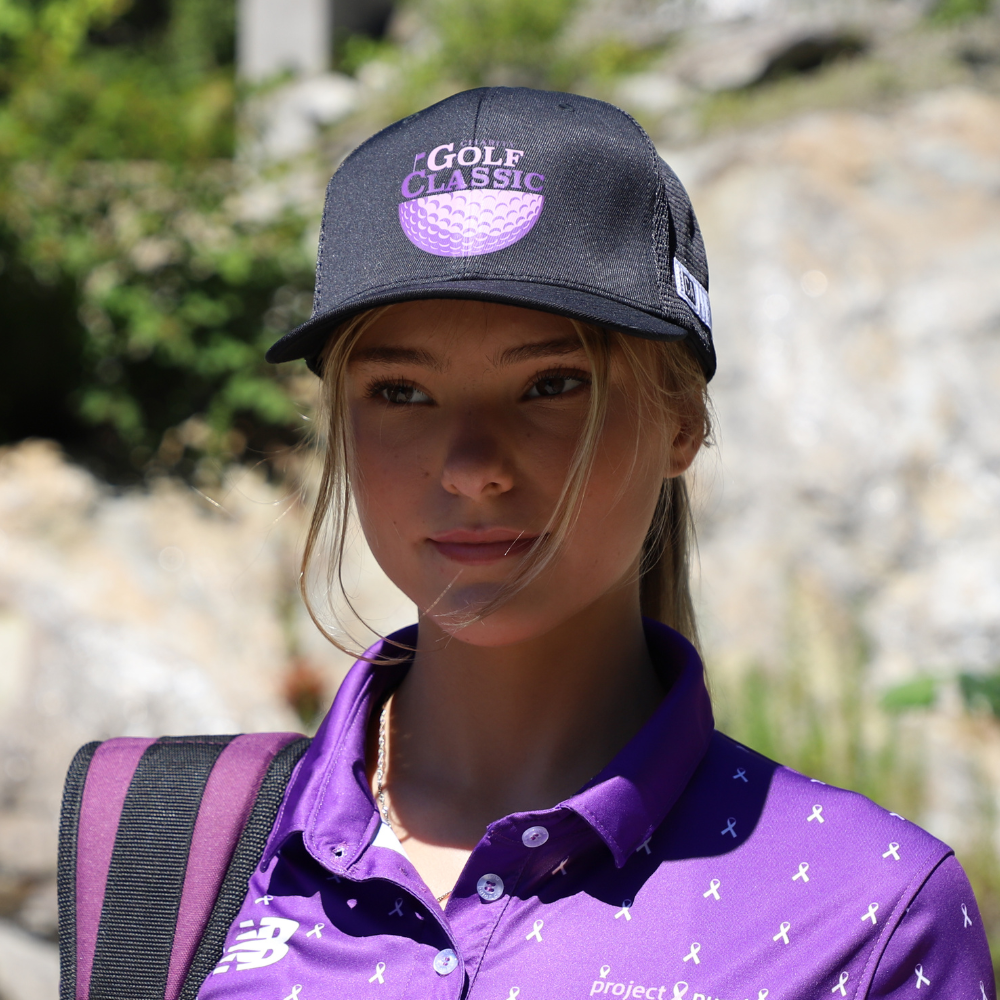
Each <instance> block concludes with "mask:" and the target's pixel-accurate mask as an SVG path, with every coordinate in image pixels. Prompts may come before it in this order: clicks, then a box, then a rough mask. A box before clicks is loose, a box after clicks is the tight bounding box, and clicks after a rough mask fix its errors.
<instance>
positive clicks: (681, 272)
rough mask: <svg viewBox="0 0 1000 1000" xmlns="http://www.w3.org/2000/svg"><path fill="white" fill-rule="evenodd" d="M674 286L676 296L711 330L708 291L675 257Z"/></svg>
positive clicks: (710, 307) (710, 305)
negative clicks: (675, 287)
mask: <svg viewBox="0 0 1000 1000" xmlns="http://www.w3.org/2000/svg"><path fill="white" fill-rule="evenodd" d="M674 284H675V285H676V286H677V294H678V295H680V297H681V298H682V299H683V300H684V301H685V302H686V303H687V304H688V305H689V306H690V307H691V308H692V309H693V310H694V314H695V315H696V316H697V317H698V319H700V320H701V321H702V323H704V324H705V326H707V327H708V328H709V330H711V329H712V304H711V303H710V302H709V301H708V290H707V289H706V288H705V286H704V285H702V283H701V282H700V281H699V280H698V279H697V278H696V277H695V276H694V275H693V274H692V273H691V272H690V271H689V270H688V269H687V268H686V267H685V266H684V265H683V264H682V263H681V262H680V261H679V260H678V259H677V258H676V257H675V258H674Z"/></svg>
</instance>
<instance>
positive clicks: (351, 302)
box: [267, 87, 715, 378]
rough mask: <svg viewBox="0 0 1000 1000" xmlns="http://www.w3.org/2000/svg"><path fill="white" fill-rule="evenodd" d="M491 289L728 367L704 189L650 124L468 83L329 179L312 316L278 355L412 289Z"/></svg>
mask: <svg viewBox="0 0 1000 1000" xmlns="http://www.w3.org/2000/svg"><path fill="white" fill-rule="evenodd" d="M421 298H423V299H432V298H433V299H438V298H459V299H481V300H486V301H490V302H503V303H508V304H511V305H518V306H527V307H529V308H533V309H542V310H545V311H548V312H555V313H560V314H562V315H565V316H570V317H573V318H576V319H581V320H587V321H590V322H593V323H598V324H601V325H603V326H607V327H611V328H614V329H617V330H621V331H623V332H624V333H629V334H634V335H635V336H638V337H645V338H648V339H651V340H678V339H682V338H687V339H688V340H689V342H690V344H691V346H692V347H693V349H694V351H695V353H696V354H697V356H698V358H699V360H700V361H701V364H702V367H703V369H704V371H705V375H706V376H707V377H708V378H711V377H712V375H713V374H714V372H715V350H714V348H713V346H712V333H711V327H712V312H711V307H710V305H709V300H708V263H707V261H706V259H705V246H704V243H703V241H702V238H701V231H700V230H699V228H698V221H697V219H696V218H695V215H694V210H693V209H692V207H691V202H690V200H689V198H688V196H687V192H686V191H685V190H684V187H683V185H682V184H681V182H680V181H679V180H678V179H677V176H676V175H675V174H674V172H673V171H672V170H671V169H670V167H668V166H667V164H666V163H664V162H663V160H661V159H660V157H659V156H658V155H657V153H656V149H655V148H654V147H653V143H652V141H651V140H650V138H649V136H648V135H647V134H646V133H645V132H644V131H643V129H642V128H641V127H640V126H639V124H638V123H637V122H636V121H635V120H634V119H632V118H631V117H630V116H629V115H627V114H625V112H623V111H621V110H619V109H618V108H616V107H613V106H612V105H610V104H605V103H604V102H603V101H595V100H592V99H590V98H587V97H578V96H576V95H572V94H558V93H551V92H548V91H541V90H529V89H527V88H523V87H488V88H481V89H478V90H469V91H466V92H465V93H461V94H456V95H455V96H454V97H449V98H448V99H447V100H444V101H441V102H440V103H439V104H435V105H433V106H432V107H429V108H426V109H425V110H423V111H419V112H417V113H416V114H414V115H411V116H410V117H409V118H404V119H403V120H402V121H399V122H396V124H394V125H390V126H389V127H388V128H385V129H383V130H382V131H381V132H379V133H378V134H376V135H374V136H372V138H371V139H369V140H368V141H367V142H365V143H363V144H362V145H361V146H359V147H358V148H357V149H356V150H355V151H354V152H353V153H351V155H350V156H348V157H347V159H346V160H345V161H344V162H343V164H342V165H341V167H340V168H339V169H338V170H337V172H336V173H335V174H334V176H333V178H332V179H331V181H330V185H329V187H328V188H327V193H326V207H325V209H324V212H323V223H322V228H321V231H320V238H319V255H318V260H317V263H316V290H315V296H314V299H313V314H312V318H311V319H309V321H308V322H306V323H303V324H302V325H301V326H299V327H298V328H296V329H295V330H292V331H291V332H290V333H288V334H286V335H285V336H284V337H282V338H281V340H279V341H278V342H277V343H276V344H274V345H273V346H272V347H271V349H270V350H269V351H268V352H267V360H268V361H272V362H278V361H291V360H293V359H294V358H305V359H306V360H307V362H308V363H309V367H310V368H312V369H313V371H318V365H317V362H318V355H319V354H320V352H321V351H322V350H323V347H324V345H325V343H326V339H327V337H328V336H329V334H330V332H331V330H332V329H333V327H334V326H336V324H338V323H340V322H341V321H343V320H344V319H347V318H348V317H349V316H351V315H353V314H354V313H357V312H360V311H361V310H363V309H368V308H371V307H373V306H378V305H385V304H387V303H391V302H401V301H403V300H406V299H421Z"/></svg>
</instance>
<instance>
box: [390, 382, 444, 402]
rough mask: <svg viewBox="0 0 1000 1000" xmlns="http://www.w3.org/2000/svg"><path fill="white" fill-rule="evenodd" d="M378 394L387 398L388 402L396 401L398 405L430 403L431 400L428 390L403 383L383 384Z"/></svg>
mask: <svg viewBox="0 0 1000 1000" xmlns="http://www.w3.org/2000/svg"><path fill="white" fill-rule="evenodd" d="M378 395H380V396H381V397H382V398H383V399H385V400H386V402H389V403H394V404H395V405H397V406H406V405H408V404H414V403H417V404H419V403H429V402H430V401H431V397H430V396H428V395H427V393H426V392H421V391H420V390H419V389H418V388H417V387H416V386H413V385H405V384H402V383H399V384H396V385H383V386H382V387H381V388H380V389H379V390H378Z"/></svg>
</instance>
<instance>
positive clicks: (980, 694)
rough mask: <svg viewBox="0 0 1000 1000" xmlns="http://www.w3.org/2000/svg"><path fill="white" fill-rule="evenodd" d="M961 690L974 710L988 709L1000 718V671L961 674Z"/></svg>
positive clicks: (959, 683) (966, 702)
mask: <svg viewBox="0 0 1000 1000" xmlns="http://www.w3.org/2000/svg"><path fill="white" fill-rule="evenodd" d="M958 685H959V690H960V691H961V692H962V697H963V698H964V700H965V704H966V705H967V706H968V707H969V708H970V709H973V710H979V709H983V708H985V709H987V710H988V711H990V712H992V713H993V714H994V715H995V716H996V717H997V718H998V719H1000V671H996V672H994V673H992V674H959V677H958Z"/></svg>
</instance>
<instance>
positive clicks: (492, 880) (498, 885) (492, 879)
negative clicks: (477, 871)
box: [476, 874, 503, 903]
mask: <svg viewBox="0 0 1000 1000" xmlns="http://www.w3.org/2000/svg"><path fill="white" fill-rule="evenodd" d="M476 892H478V893H479V897H480V898H481V899H482V900H484V901H485V902H487V903H492V902H493V901H494V900H496V899H499V898H500V897H501V896H502V895H503V879H502V878H500V876H499V875H493V874H490V875H484V876H483V877H482V878H481V879H480V880H479V881H478V882H477V883H476Z"/></svg>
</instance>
